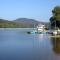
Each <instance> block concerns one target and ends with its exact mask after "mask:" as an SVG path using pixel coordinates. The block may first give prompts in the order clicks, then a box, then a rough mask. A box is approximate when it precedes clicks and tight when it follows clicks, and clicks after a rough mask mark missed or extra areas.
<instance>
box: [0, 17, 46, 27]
mask: <svg viewBox="0 0 60 60" xmlns="http://www.w3.org/2000/svg"><path fill="white" fill-rule="evenodd" d="M38 24H46V23H44V22H39V21H36V20H34V19H28V18H18V19H16V20H13V21H8V20H5V19H0V28H33V27H36V25H38Z"/></svg>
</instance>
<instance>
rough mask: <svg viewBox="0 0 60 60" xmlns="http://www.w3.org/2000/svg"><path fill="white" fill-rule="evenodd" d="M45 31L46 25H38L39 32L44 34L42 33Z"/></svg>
mask: <svg viewBox="0 0 60 60" xmlns="http://www.w3.org/2000/svg"><path fill="white" fill-rule="evenodd" d="M44 30H45V25H43V24H38V26H37V31H39V32H42V31H44Z"/></svg>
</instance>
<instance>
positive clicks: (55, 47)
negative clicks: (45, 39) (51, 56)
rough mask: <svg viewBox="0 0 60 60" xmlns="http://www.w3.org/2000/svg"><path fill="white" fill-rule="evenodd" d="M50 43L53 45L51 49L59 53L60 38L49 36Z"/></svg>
mask: <svg viewBox="0 0 60 60" xmlns="http://www.w3.org/2000/svg"><path fill="white" fill-rule="evenodd" d="M51 41H52V45H53V51H54V52H55V53H56V54H60V38H57V37H54V38H51Z"/></svg>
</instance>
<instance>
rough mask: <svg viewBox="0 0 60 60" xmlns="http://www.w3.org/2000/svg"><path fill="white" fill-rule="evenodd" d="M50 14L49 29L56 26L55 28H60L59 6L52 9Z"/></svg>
mask: <svg viewBox="0 0 60 60" xmlns="http://www.w3.org/2000/svg"><path fill="white" fill-rule="evenodd" d="M52 14H53V15H52V17H51V18H50V23H51V27H52V28H54V27H55V24H56V27H57V28H60V6H56V7H54V9H53V10H52Z"/></svg>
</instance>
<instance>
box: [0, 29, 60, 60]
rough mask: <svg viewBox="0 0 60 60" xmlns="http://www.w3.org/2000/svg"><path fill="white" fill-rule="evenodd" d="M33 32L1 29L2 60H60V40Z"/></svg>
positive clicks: (0, 46)
mask: <svg viewBox="0 0 60 60" xmlns="http://www.w3.org/2000/svg"><path fill="white" fill-rule="evenodd" d="M31 30H32V29H0V60H60V38H51V37H49V35H48V34H44V35H43V34H27V33H26V32H27V31H31Z"/></svg>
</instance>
